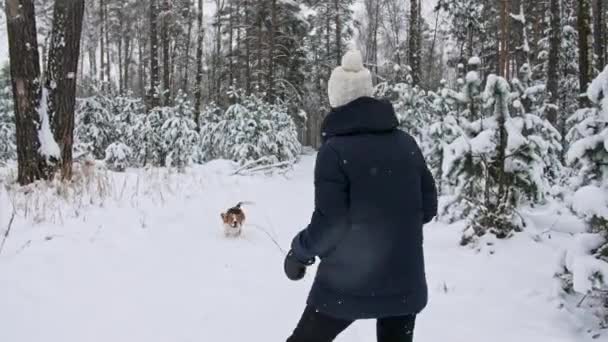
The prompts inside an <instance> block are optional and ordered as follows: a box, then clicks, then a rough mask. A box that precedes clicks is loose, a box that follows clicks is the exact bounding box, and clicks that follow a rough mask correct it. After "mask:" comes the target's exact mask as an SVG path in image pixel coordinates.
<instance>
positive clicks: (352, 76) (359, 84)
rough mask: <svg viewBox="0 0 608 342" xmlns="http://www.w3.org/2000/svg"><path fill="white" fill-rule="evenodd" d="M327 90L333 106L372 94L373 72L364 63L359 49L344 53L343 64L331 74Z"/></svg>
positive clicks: (342, 104) (339, 105)
mask: <svg viewBox="0 0 608 342" xmlns="http://www.w3.org/2000/svg"><path fill="white" fill-rule="evenodd" d="M327 92H328V95H329V103H330V105H331V106H332V107H333V108H337V107H342V106H344V105H347V104H349V103H350V102H352V101H354V100H356V99H358V98H361V97H371V96H372V94H373V92H374V88H373V84H372V74H371V72H370V71H369V70H368V69H366V68H365V66H364V65H363V57H362V56H361V52H360V51H359V50H350V51H348V52H347V53H346V54H345V55H344V57H343V58H342V66H339V67H337V68H336V69H335V70H334V71H333V72H332V74H331V77H330V79H329V83H328V85H327Z"/></svg>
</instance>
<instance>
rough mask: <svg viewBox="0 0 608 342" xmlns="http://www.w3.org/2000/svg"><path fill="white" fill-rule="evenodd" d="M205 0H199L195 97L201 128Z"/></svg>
mask: <svg viewBox="0 0 608 342" xmlns="http://www.w3.org/2000/svg"><path fill="white" fill-rule="evenodd" d="M204 13H205V12H204V7H203V0H198V35H197V45H196V85H195V86H194V99H195V114H194V115H195V116H196V117H195V121H196V127H197V128H198V129H199V130H200V115H201V109H202V96H203V94H202V89H203V88H202V87H203V84H202V83H203V44H204V41H205V31H204V26H203V18H204Z"/></svg>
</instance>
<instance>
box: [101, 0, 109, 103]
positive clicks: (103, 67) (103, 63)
mask: <svg viewBox="0 0 608 342" xmlns="http://www.w3.org/2000/svg"><path fill="white" fill-rule="evenodd" d="M104 6H105V1H104V0H99V48H100V50H101V54H100V58H99V62H100V64H99V67H100V69H99V82H100V83H101V91H104V90H105V88H106V81H105V75H106V68H107V66H106V60H105V56H106V52H105V49H106V43H105V37H106V36H105V20H104V16H103V14H104V12H103V8H104ZM109 81H110V80H108V82H109Z"/></svg>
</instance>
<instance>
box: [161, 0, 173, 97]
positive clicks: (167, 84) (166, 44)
mask: <svg viewBox="0 0 608 342" xmlns="http://www.w3.org/2000/svg"><path fill="white" fill-rule="evenodd" d="M169 1H170V0H164V3H163V12H162V29H161V35H162V47H163V104H164V105H165V106H168V105H169V102H170V100H171V62H170V57H169V56H170V54H169V49H170V45H171V41H170V38H169V11H170V10H171V8H170V6H171V5H170V3H169Z"/></svg>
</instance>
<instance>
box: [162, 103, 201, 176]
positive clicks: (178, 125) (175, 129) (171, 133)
mask: <svg viewBox="0 0 608 342" xmlns="http://www.w3.org/2000/svg"><path fill="white" fill-rule="evenodd" d="M172 109H173V110H172V114H173V115H172V116H171V117H169V118H168V119H167V120H166V121H165V122H164V124H163V125H162V127H161V132H162V139H163V142H162V146H163V150H164V155H165V156H166V157H165V158H166V159H165V161H164V165H165V166H167V167H175V168H177V169H178V170H179V171H183V170H184V168H185V167H186V166H188V165H189V164H191V163H192V161H193V156H194V152H195V150H196V148H197V147H198V142H199V135H198V133H197V132H196V123H195V122H194V120H192V118H193V117H194V108H193V107H192V106H191V104H190V102H189V101H188V100H187V99H186V97H185V96H184V95H181V96H178V97H177V99H176V100H175V106H173V107H172Z"/></svg>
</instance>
